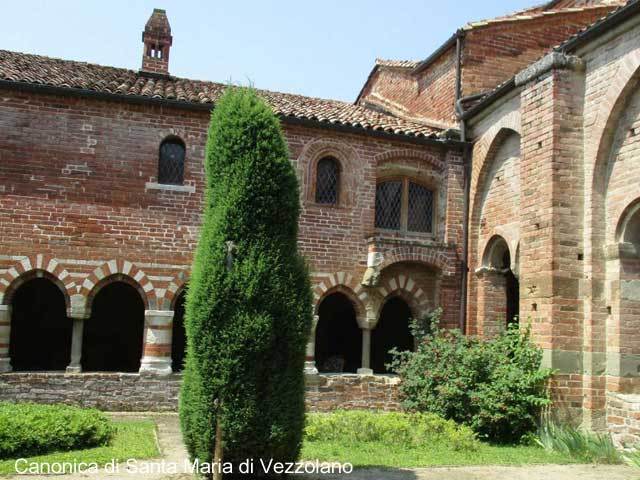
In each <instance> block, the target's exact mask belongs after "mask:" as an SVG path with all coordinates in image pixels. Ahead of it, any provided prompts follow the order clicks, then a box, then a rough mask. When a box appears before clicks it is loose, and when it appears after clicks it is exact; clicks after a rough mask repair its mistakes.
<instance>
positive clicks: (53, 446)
mask: <svg viewBox="0 0 640 480" xmlns="http://www.w3.org/2000/svg"><path fill="white" fill-rule="evenodd" d="M113 433H114V428H113V426H112V425H111V422H110V421H109V419H108V418H107V417H106V416H105V415H104V414H103V413H102V412H99V411H98V410H94V409H81V408H78V407H71V406H67V405H37V404H34V403H19V404H13V403H0V458H18V457H27V456H31V455H38V454H43V453H47V452H52V451H65V450H76V449H80V448H89V447H96V446H101V445H106V444H107V443H109V441H110V439H111V438H112V436H113Z"/></svg>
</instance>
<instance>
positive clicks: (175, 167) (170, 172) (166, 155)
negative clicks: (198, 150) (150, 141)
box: [158, 137, 185, 185]
mask: <svg viewBox="0 0 640 480" xmlns="http://www.w3.org/2000/svg"><path fill="white" fill-rule="evenodd" d="M184 155H185V147H184V142H183V141H182V140H180V139H179V138H177V137H170V138H167V139H166V140H164V141H163V142H162V143H161V144H160V157H159V160H158V183H165V184H170V185H182V183H183V181H184Z"/></svg>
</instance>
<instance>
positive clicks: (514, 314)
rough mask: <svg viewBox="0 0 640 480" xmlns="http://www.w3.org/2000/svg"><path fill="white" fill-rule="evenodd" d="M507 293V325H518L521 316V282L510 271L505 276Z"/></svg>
mask: <svg viewBox="0 0 640 480" xmlns="http://www.w3.org/2000/svg"><path fill="white" fill-rule="evenodd" d="M505 281H506V292H507V325H509V324H511V323H516V324H517V323H518V317H519V315H520V282H518V279H517V278H516V276H515V275H514V274H513V272H512V271H511V270H509V271H508V272H507V273H506V274H505Z"/></svg>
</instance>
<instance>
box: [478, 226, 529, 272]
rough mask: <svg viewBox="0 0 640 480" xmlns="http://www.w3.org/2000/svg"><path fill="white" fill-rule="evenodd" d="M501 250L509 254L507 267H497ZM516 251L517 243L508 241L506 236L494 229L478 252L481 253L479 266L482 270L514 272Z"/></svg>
mask: <svg viewBox="0 0 640 480" xmlns="http://www.w3.org/2000/svg"><path fill="white" fill-rule="evenodd" d="M501 249H506V250H507V251H508V253H509V259H510V262H509V263H510V264H509V265H508V266H501V265H499V264H500V263H501V262H500V261H499V257H500V255H502V253H503V252H502V251H500V250H501ZM518 249H519V242H518V241H517V240H509V239H508V235H506V234H505V233H504V232H499V229H496V230H495V231H494V232H493V233H492V234H491V236H490V237H489V239H488V240H487V241H486V242H485V244H484V248H482V249H480V250H479V251H480V252H482V255H481V257H480V258H481V260H480V265H481V266H482V267H483V268H494V269H496V268H510V269H511V270H514V268H515V266H516V261H517V256H516V255H517V253H516V251H517V250H518ZM514 271H515V270H514Z"/></svg>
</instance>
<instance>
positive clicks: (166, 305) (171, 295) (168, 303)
mask: <svg viewBox="0 0 640 480" xmlns="http://www.w3.org/2000/svg"><path fill="white" fill-rule="evenodd" d="M187 283H189V272H188V271H186V270H182V271H180V272H178V273H177V274H176V275H174V276H173V278H172V279H171V281H170V282H169V285H167V288H165V289H161V288H156V296H157V297H158V308H159V309H160V310H173V309H174V306H175V302H176V300H177V298H178V297H179V296H180V294H181V293H182V291H183V290H184V289H185V288H186V286H187Z"/></svg>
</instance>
